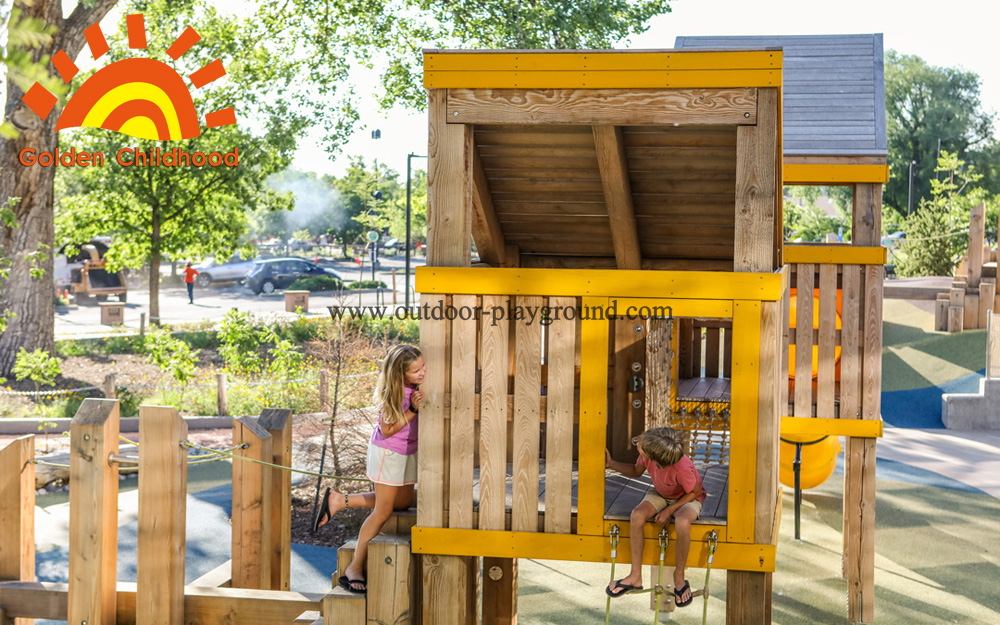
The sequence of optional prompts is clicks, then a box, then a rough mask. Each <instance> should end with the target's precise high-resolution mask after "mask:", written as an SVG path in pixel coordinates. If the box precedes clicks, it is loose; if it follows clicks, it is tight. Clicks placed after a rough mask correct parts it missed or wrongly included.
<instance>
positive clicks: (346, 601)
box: [313, 586, 374, 625]
mask: <svg viewBox="0 0 1000 625" xmlns="http://www.w3.org/2000/svg"><path fill="white" fill-rule="evenodd" d="M365 599H366V598H365V595H357V594H354V593H352V592H348V591H346V590H344V589H343V588H341V587H339V586H336V587H335V588H334V589H333V590H331V591H330V592H328V593H326V596H325V597H323V617H322V618H320V619H318V620H316V621H313V625H365V624H366V623H367V622H368V617H367V616H366V614H365V610H366V604H367V601H366V600H365ZM373 603H374V602H373Z"/></svg>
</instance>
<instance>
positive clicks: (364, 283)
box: [347, 280, 387, 290]
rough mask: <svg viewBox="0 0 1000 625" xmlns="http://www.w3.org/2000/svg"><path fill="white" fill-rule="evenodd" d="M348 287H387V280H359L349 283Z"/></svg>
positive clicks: (356, 288)
mask: <svg viewBox="0 0 1000 625" xmlns="http://www.w3.org/2000/svg"><path fill="white" fill-rule="evenodd" d="M347 288H349V289H354V290H359V289H384V288H387V287H386V285H385V282H382V281H381V280H358V281H357V282H352V283H350V284H348V285H347Z"/></svg>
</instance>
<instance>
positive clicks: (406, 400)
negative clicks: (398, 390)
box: [371, 386, 417, 456]
mask: <svg viewBox="0 0 1000 625" xmlns="http://www.w3.org/2000/svg"><path fill="white" fill-rule="evenodd" d="M413 391H414V389H412V388H410V387H409V386H404V387H403V406H402V411H403V412H406V411H407V410H409V409H410V395H412V394H413ZM378 420H379V425H378V426H376V427H375V431H374V432H372V440H371V444H372V445H375V446H376V447H382V448H384V449H388V450H390V451H394V452H396V453H397V454H402V455H404V456H412V455H413V454H415V453H417V417H413V420H412V421H410V422H409V423H407V424H406V425H404V426H403V429H402V430H400V431H398V432H396V433H395V434H393V435H392V436H390V437H388V438H386V437H385V436H382V428H381V424H382V409H381V408H380V409H379V414H378Z"/></svg>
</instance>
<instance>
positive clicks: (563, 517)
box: [545, 297, 578, 534]
mask: <svg viewBox="0 0 1000 625" xmlns="http://www.w3.org/2000/svg"><path fill="white" fill-rule="evenodd" d="M549 306H550V307H551V308H554V309H556V310H561V311H564V312H565V311H567V310H573V311H575V309H576V299H575V298H572V297H553V298H551V299H550V300H549ZM571 314H572V313H571ZM577 326H578V322H577V321H576V317H575V315H574V316H573V319H566V318H565V315H563V316H560V318H559V319H558V320H556V321H554V322H553V323H552V324H551V325H550V326H549V327H548V339H549V340H548V343H549V359H548V372H549V375H548V386H547V387H546V393H547V402H546V411H547V412H546V415H545V531H546V532H550V533H558V534H568V533H569V532H570V529H571V526H570V521H571V518H572V509H571V506H572V489H573V481H572V479H573V416H574V415H573V395H574V388H573V387H574V384H575V378H576V372H575V367H576V355H577V349H576V346H577V342H576V341H577V338H576V334H577Z"/></svg>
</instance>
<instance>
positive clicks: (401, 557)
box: [366, 534, 417, 625]
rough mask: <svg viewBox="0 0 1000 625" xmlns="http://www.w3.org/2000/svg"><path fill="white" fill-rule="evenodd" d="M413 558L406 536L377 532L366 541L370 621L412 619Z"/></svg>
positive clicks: (398, 621) (401, 622) (388, 621)
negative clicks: (367, 542)
mask: <svg viewBox="0 0 1000 625" xmlns="http://www.w3.org/2000/svg"><path fill="white" fill-rule="evenodd" d="M415 564H416V559H415V558H414V557H413V555H412V554H411V553H410V538H409V536H397V535H387V534H379V535H378V536H376V537H375V538H373V539H372V541H371V542H370V543H369V544H368V566H367V569H366V571H367V578H366V579H367V580H368V592H369V593H370V595H369V596H370V597H371V598H372V600H371V601H368V602H367V603H368V610H367V617H368V622H369V623H398V624H400V625H402V624H405V623H411V622H412V621H413V620H415V619H414V616H413V613H412V612H411V607H413V606H414V605H415V603H414V601H413V599H414V597H413V596H412V595H413V592H412V589H415V588H416V585H417V577H416V573H417V571H416V567H415Z"/></svg>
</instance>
